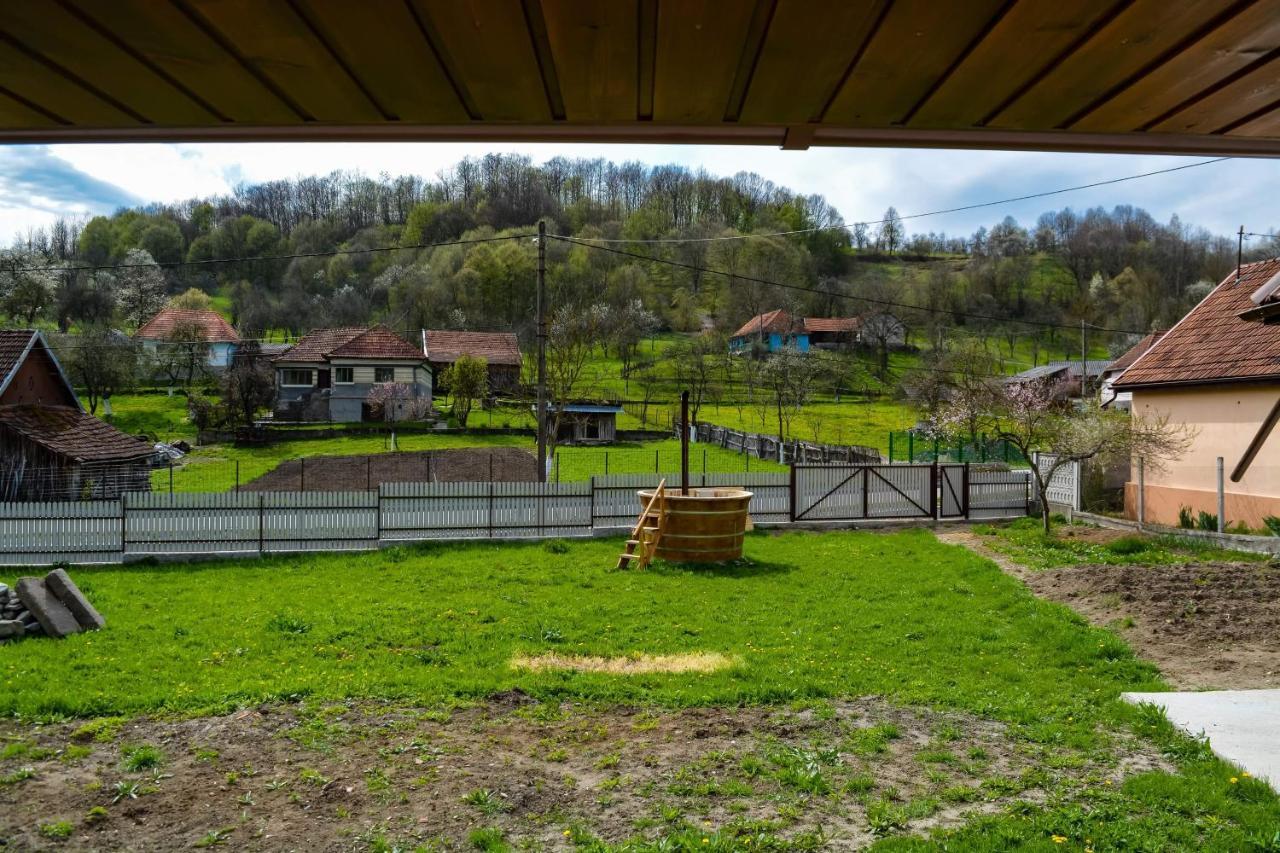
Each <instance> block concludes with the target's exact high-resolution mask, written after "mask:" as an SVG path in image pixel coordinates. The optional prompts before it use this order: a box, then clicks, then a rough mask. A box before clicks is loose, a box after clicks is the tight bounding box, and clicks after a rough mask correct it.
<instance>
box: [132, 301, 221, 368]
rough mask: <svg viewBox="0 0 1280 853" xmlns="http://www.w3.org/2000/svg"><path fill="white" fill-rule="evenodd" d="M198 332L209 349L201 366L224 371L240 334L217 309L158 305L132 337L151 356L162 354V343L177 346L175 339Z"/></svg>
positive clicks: (163, 345)
mask: <svg viewBox="0 0 1280 853" xmlns="http://www.w3.org/2000/svg"><path fill="white" fill-rule="evenodd" d="M191 334H198V335H199V336H200V340H203V341H204V344H205V345H206V346H207V347H208V348H209V350H208V356H207V358H206V359H205V367H207V368H208V369H210V370H225V369H226V368H228V367H230V366H231V357H232V356H233V355H235V352H236V347H237V346H238V345H239V344H240V335H239V334H237V333H236V330H235V329H234V328H233V327H232V325H231V324H230V323H228V322H227V321H226V318H224V317H223V316H222V315H221V314H219V313H218V312H217V311H206V310H201V309H194V308H174V307H172V306H169V307H167V308H162V309H161V310H160V312H159V313H158V314H156V315H155V316H154V317H152V318H151V319H150V320H148V321H147V322H146V323H144V324H143V325H142V327H141V328H140V329H138V331H137V332H135V333H134V336H133V337H134V338H135V339H136V340H137V341H138V342H139V343H140V344H142V348H143V350H144V351H146V352H147V353H149V354H151V355H153V356H154V355H156V354H158V353H162V352H163V350H164V348H165V347H166V346H180V345H181V344H180V343H179V342H178V341H177V340H176V339H177V338H183V339H185V338H186V337H187V336H188V335H191Z"/></svg>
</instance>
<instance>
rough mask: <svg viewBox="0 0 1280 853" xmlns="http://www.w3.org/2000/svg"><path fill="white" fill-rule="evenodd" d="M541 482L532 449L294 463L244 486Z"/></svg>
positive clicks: (330, 488)
mask: <svg viewBox="0 0 1280 853" xmlns="http://www.w3.org/2000/svg"><path fill="white" fill-rule="evenodd" d="M537 479H538V460H537V458H536V457H535V456H534V455H533V454H532V453H530V452H529V451H527V450H521V449H519V448H517V447H495V448H493V449H491V450H489V449H485V450H481V449H478V448H477V449H468V448H462V449H457V450H415V451H407V452H402V453H374V454H369V455H361V456H311V457H309V458H307V459H305V460H303V459H290V460H288V461H285V462H281V463H280V464H279V465H277V466H276V467H275V468H273V469H272V470H270V471H268V472H267V473H265V474H263V475H262V476H261V477H258V478H257V479H256V480H251V481H249V482H248V483H245V484H244V485H242V486H241V487H240V490H241V491H247V492H292V491H304V490H305V491H308V492H343V491H361V490H365V489H369V490H371V489H376V488H378V485H379V484H381V483H430V482H439V483H478V482H488V481H490V480H493V481H495V482H500V483H526V482H533V481H535V480H537Z"/></svg>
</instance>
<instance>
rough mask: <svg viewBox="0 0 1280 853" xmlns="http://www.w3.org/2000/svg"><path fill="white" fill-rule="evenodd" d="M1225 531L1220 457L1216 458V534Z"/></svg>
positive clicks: (1225, 520) (1225, 505)
mask: <svg viewBox="0 0 1280 853" xmlns="http://www.w3.org/2000/svg"><path fill="white" fill-rule="evenodd" d="M1226 529H1227V496H1226V493H1225V491H1224V489H1223V482H1222V457H1221V456H1219V457H1218V532H1219V533H1222V532H1224V531H1225V530H1226Z"/></svg>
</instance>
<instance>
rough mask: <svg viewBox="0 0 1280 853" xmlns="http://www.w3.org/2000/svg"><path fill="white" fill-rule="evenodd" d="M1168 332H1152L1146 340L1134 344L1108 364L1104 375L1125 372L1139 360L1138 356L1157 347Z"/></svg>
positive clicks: (1163, 330) (1165, 330) (1164, 330)
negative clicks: (1158, 342) (1157, 343)
mask: <svg viewBox="0 0 1280 853" xmlns="http://www.w3.org/2000/svg"><path fill="white" fill-rule="evenodd" d="M1167 331H1169V330H1168V329H1158V330H1156V331H1154V332H1151V333H1150V334H1148V335H1147V336H1146V337H1145V338H1143V339H1142V340H1140V341H1138V342H1137V343H1136V344H1134V345H1133V346H1131V347H1129V348H1128V349H1127V350H1125V351H1124V352H1123V353H1121V355H1120V356H1119V357H1118V358H1117V359H1116V360H1115V361H1113V362H1111V363H1110V364H1108V365H1107V369H1106V370H1104V371H1103V373H1119V372H1120V371H1122V370H1125V369H1126V368H1128V367H1129V365H1131V364H1133V363H1134V362H1135V361H1137V360H1138V356H1140V355H1142V354H1143V353H1144V352H1146V351H1147V350H1149V349H1151V348H1152V347H1153V346H1155V344H1156V341H1158V340H1160V339H1161V338H1162V337H1164V334H1165V332H1167Z"/></svg>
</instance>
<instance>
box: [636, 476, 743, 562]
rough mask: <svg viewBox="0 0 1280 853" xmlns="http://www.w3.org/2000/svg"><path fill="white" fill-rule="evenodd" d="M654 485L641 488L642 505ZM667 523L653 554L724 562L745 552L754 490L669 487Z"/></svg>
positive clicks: (646, 502) (663, 556) (650, 496)
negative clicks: (685, 489)
mask: <svg viewBox="0 0 1280 853" xmlns="http://www.w3.org/2000/svg"><path fill="white" fill-rule="evenodd" d="M653 492H654V490H653V489H642V490H641V491H639V492H637V494H638V495H639V496H640V506H641V508H643V507H646V506H648V504H649V501H650V500H651V499H652V498H653ZM665 494H666V510H667V523H666V526H665V527H664V528H663V531H662V538H661V539H660V540H659V541H658V549H657V551H656V552H655V554H654V556H656V557H658V558H660V559H663V560H670V561H672V562H674V563H723V562H726V561H728V560H736V559H738V558H739V557H741V556H742V537H743V535H744V534H745V533H746V531H747V507H748V505H749V504H750V503H751V494H752V493H751V492H748V491H745V490H743V489H733V488H703V489H690V490H689V494H687V495H682V494H680V490H679V489H667V490H666V492H665Z"/></svg>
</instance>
